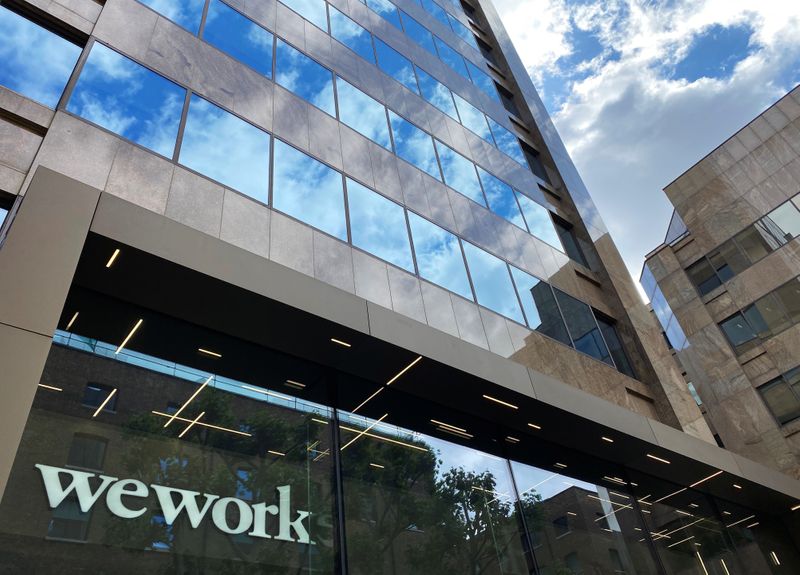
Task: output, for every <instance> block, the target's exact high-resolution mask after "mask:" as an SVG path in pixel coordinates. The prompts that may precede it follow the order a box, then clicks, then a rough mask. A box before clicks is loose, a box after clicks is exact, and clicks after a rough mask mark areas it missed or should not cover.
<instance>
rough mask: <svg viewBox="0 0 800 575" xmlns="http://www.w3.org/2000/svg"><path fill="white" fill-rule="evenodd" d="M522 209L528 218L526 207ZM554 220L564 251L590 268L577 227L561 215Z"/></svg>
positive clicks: (520, 195)
mask: <svg viewBox="0 0 800 575" xmlns="http://www.w3.org/2000/svg"><path fill="white" fill-rule="evenodd" d="M518 197H519V198H521V197H522V194H519V196H518ZM522 211H523V213H524V214H525V217H526V218H527V217H528V212H526V211H525V208H523V209H522ZM552 221H553V225H554V226H555V228H556V232H557V233H558V239H560V240H561V245H562V246H564V251H565V252H566V254H567V255H568V256H569V258H570V259H572V260H574V261H576V262H578V263H579V264H581V265H583V266H585V267H587V268H588V267H589V264H588V262H587V261H586V258H585V257H584V255H583V250H582V249H581V246H580V244H578V238H577V236H576V235H575V229H574V228H573V227H572V224H570V223H568V222H566V221H564V220H562V219H561V218H559V217H553V218H552ZM528 225H530V224H528ZM551 245H552V244H551Z"/></svg>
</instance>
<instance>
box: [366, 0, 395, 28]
mask: <svg viewBox="0 0 800 575" xmlns="http://www.w3.org/2000/svg"><path fill="white" fill-rule="evenodd" d="M366 2H367V6H369V7H370V8H371V9H372V10H373V11H375V12H376V13H378V14H379V15H380V16H382V17H383V18H385V19H386V20H388V21H389V22H390V23H391V24H392V25H393V26H396V27H397V28H398V29H400V30H402V29H403V27H402V26H401V25H400V14H399V12H398V11H397V6H395V5H394V4H392V3H391V2H389V0H366Z"/></svg>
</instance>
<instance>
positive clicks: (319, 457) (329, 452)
mask: <svg viewBox="0 0 800 575" xmlns="http://www.w3.org/2000/svg"><path fill="white" fill-rule="evenodd" d="M330 454H331V450H330V449H326V450H325V451H323V452H321V453H320V454H319V455H317V456H316V457H315V458H314V459H312V460H311V462H312V463H316V462H317V461H319V460H320V459H322V458H323V457H325V456H326V455H330Z"/></svg>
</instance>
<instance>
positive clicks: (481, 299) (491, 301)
mask: <svg viewBox="0 0 800 575" xmlns="http://www.w3.org/2000/svg"><path fill="white" fill-rule="evenodd" d="M463 246H464V254H465V255H466V257H467V268H468V269H469V273H470V277H472V285H473V286H474V287H475V295H476V296H477V298H478V303H479V304H481V305H482V306H484V307H487V308H489V309H490V310H492V311H494V312H497V313H499V314H500V315H504V316H506V317H508V318H510V319H513V320H514V321H516V322H519V323H525V318H524V316H523V315H522V310H521V309H520V307H519V303H518V300H517V297H516V293H514V284H513V283H511V275H510V274H509V272H508V266H507V264H506V263H505V262H504V261H503V260H501V259H499V258H496V257H495V256H493V255H491V254H489V253H487V252H485V251H483V250H482V249H480V248H477V247H475V246H473V245H472V244H470V243H469V242H463Z"/></svg>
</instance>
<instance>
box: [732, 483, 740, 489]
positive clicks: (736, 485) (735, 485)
mask: <svg viewBox="0 0 800 575" xmlns="http://www.w3.org/2000/svg"><path fill="white" fill-rule="evenodd" d="M733 486H734V487H735V488H736V489H741V488H742V486H741V485H738V484H736V483H734V484H733Z"/></svg>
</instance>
